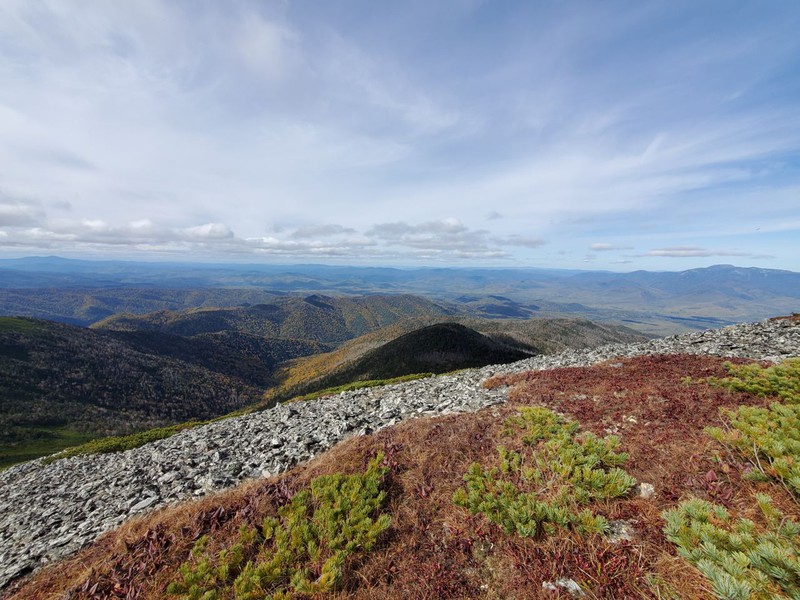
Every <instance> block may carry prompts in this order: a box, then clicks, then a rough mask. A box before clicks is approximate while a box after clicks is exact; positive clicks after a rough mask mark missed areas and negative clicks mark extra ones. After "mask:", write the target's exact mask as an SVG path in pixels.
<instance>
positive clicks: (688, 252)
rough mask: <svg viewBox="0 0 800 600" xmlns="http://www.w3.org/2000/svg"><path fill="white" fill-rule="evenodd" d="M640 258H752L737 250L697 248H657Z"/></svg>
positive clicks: (747, 253)
mask: <svg viewBox="0 0 800 600" xmlns="http://www.w3.org/2000/svg"><path fill="white" fill-rule="evenodd" d="M642 256H660V257H669V258H697V257H711V256H751V257H752V256H753V254H751V253H749V252H740V251H737V250H709V249H707V248H700V247H697V246H672V247H669V248H658V249H655V250H649V251H647V252H646V253H645V254H644V255H642Z"/></svg>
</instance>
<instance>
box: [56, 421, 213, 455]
mask: <svg viewBox="0 0 800 600" xmlns="http://www.w3.org/2000/svg"><path fill="white" fill-rule="evenodd" d="M210 422H211V421H189V422H187V423H179V424H178V425H171V426H169V427H157V428H155V429H148V430H146V431H140V432H139V433H132V434H130V435H112V436H108V437H103V438H97V439H96V440H91V441H89V442H86V443H85V444H81V445H80V446H73V447H72V448H67V449H66V450H62V451H61V452H59V453H57V454H53V455H51V456H47V457H45V458H44V459H42V461H43V462H44V463H45V464H49V463H51V462H53V461H56V460H58V459H60V458H70V457H72V456H78V455H81V454H106V453H110V452H124V451H125V450H131V449H132V448H138V447H139V446H144V445H145V444H149V443H150V442H155V441H156V440H163V439H164V438H168V437H170V436H173V435H175V434H176V433H178V432H180V431H183V430H184V429H192V428H193V427H198V426H200V425H205V424H207V423H210Z"/></svg>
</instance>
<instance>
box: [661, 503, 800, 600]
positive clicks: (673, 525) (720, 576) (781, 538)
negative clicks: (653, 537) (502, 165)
mask: <svg viewBox="0 0 800 600" xmlns="http://www.w3.org/2000/svg"><path fill="white" fill-rule="evenodd" d="M756 501H757V502H758V506H759V508H760V509H761V513H762V515H763V517H764V520H765V522H766V527H760V528H759V527H757V526H756V524H755V523H754V522H753V521H751V520H748V519H739V520H737V521H733V520H732V519H731V517H730V515H729V514H728V511H727V510H725V508H724V507H722V506H719V505H716V504H711V503H710V502H706V501H705V500H700V499H698V498H692V499H690V500H686V501H684V502H682V503H681V504H680V505H679V506H678V507H677V508H675V509H673V510H668V511H666V512H664V515H663V517H664V519H665V520H666V522H667V524H666V526H665V528H664V532H665V533H666V536H667V539H668V540H669V541H671V542H672V543H674V544H676V545H677V547H678V554H680V555H681V556H682V557H684V558H685V559H686V560H688V561H689V562H690V563H692V564H693V565H694V566H695V567H697V568H698V569H699V570H700V572H701V573H703V575H705V576H706V577H707V578H708V579H709V581H710V582H711V585H712V588H713V590H714V593H715V594H716V595H717V596H718V597H719V598H725V599H730V600H749V599H765V600H766V599H769V598H782V597H787V596H788V597H789V598H800V559H798V554H800V545H799V544H798V540H797V535H798V534H800V525H798V524H797V523H796V522H794V521H792V520H791V519H788V518H787V517H786V516H785V515H784V514H783V513H782V512H781V511H780V510H778V509H777V508H776V507H775V506H773V504H772V499H771V498H770V497H769V496H767V495H766V494H756Z"/></svg>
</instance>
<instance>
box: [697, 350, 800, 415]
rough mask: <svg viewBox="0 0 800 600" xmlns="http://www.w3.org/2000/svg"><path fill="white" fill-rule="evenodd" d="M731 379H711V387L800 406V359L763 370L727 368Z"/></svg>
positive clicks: (755, 366) (738, 367) (727, 366)
mask: <svg viewBox="0 0 800 600" xmlns="http://www.w3.org/2000/svg"><path fill="white" fill-rule="evenodd" d="M724 366H725V368H726V369H727V370H728V373H729V377H710V378H709V379H708V382H709V383H710V384H711V385H715V386H718V387H724V388H727V389H729V390H733V391H736V392H746V393H748V394H752V395H754V396H777V397H778V398H780V399H781V400H782V401H784V402H788V403H790V404H800V358H791V359H789V360H785V361H783V362H782V363H781V364H778V365H772V366H770V367H762V366H761V365H759V364H749V365H738V366H737V365H734V364H732V363H730V362H726V363H725V364H724Z"/></svg>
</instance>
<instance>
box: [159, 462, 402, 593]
mask: <svg viewBox="0 0 800 600" xmlns="http://www.w3.org/2000/svg"><path fill="white" fill-rule="evenodd" d="M382 460H383V456H382V455H378V456H377V457H376V458H375V459H373V460H372V461H370V463H369V465H368V467H367V469H366V471H365V472H364V473H360V474H356V475H342V474H334V475H326V476H322V477H317V478H315V479H313V480H312V481H311V485H310V489H305V490H302V491H300V492H298V493H297V494H295V495H294V496H293V497H292V499H291V501H290V502H289V503H288V504H286V505H285V506H283V507H281V508H280V509H279V511H278V515H277V517H267V518H266V519H264V522H263V524H262V527H261V529H260V530H256V529H255V528H248V527H244V528H243V529H241V530H240V531H239V535H238V538H237V539H236V541H235V542H234V544H233V545H231V546H230V547H228V548H226V549H224V550H222V551H220V552H218V553H215V554H209V553H208V552H207V551H206V547H207V544H208V539H207V538H200V540H198V542H197V544H196V545H195V548H194V550H193V551H192V556H191V557H190V558H189V560H187V561H186V562H185V563H184V564H183V565H181V567H180V577H179V579H178V580H176V581H174V582H173V583H171V584H170V586H169V588H168V592H169V593H170V594H173V595H178V596H180V597H181V598H184V599H186V600H216V599H217V598H236V599H237V600H239V599H241V600H255V599H259V600H261V599H264V598H268V599H272V600H278V599H283V598H292V597H295V596H296V595H314V594H319V593H325V592H331V591H334V590H336V589H337V588H338V587H339V586H340V584H341V582H342V578H343V575H344V567H345V563H346V561H347V560H348V559H349V558H350V557H352V556H354V555H356V554H358V553H360V552H367V551H369V550H371V549H372V547H373V546H374V545H375V543H376V542H377V540H378V537H379V536H380V534H381V533H382V532H383V531H384V530H386V529H387V528H388V527H389V523H390V520H391V519H390V516H389V515H388V514H386V513H381V512H380V511H381V509H382V508H383V506H384V504H385V501H386V493H385V492H384V491H382V490H381V485H382V482H383V479H384V477H385V475H386V473H387V469H386V468H385V467H382V466H381V461H382Z"/></svg>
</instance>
